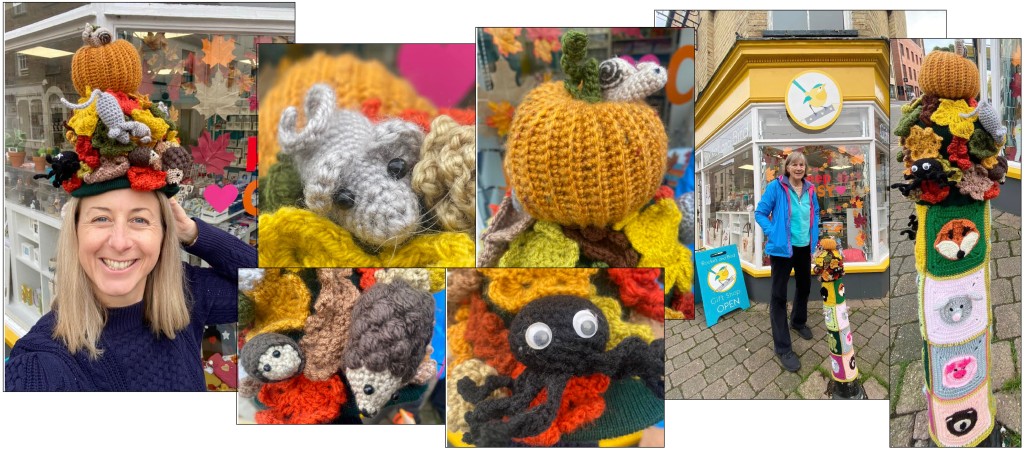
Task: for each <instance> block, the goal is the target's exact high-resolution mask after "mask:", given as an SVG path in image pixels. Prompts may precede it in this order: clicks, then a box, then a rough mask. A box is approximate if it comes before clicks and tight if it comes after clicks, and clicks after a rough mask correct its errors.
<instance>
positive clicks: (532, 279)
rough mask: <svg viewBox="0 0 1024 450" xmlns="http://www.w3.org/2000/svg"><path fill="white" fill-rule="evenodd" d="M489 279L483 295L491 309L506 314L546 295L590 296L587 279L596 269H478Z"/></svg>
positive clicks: (590, 288)
mask: <svg viewBox="0 0 1024 450" xmlns="http://www.w3.org/2000/svg"><path fill="white" fill-rule="evenodd" d="M479 270H480V272H481V273H483V274H484V276H486V277H488V278H490V279H491V284H490V286H488V288H487V296H488V297H489V298H490V300H491V303H494V305H495V306H497V307H499V308H501V309H503V310H505V311H508V312H510V313H516V312H519V310H520V309H522V308H523V306H526V304H527V303H529V302H531V301H533V300H536V299H538V298H541V297H546V296H549V295H574V296H577V297H590V295H592V294H593V293H594V287H593V285H591V284H590V277H591V276H592V275H594V274H595V273H597V269H479Z"/></svg>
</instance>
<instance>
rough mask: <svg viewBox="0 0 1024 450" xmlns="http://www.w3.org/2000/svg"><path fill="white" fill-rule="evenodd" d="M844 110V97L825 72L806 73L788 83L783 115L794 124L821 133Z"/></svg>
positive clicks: (812, 71)
mask: <svg viewBox="0 0 1024 450" xmlns="http://www.w3.org/2000/svg"><path fill="white" fill-rule="evenodd" d="M842 110H843V94H842V93H841V92H840V91H839V84H838V83H836V81H835V80H833V79H832V78H831V77H829V76H828V75H827V74H826V73H825V72H821V71H817V70H807V71H804V72H800V73H799V74H797V76H795V77H793V79H792V80H791V81H790V82H789V86H788V88H787V91H786V112H787V113H789V118H791V119H793V121H794V122H796V124H797V125H799V126H801V127H803V128H806V129H808V130H820V129H822V128H826V127H828V126H829V125H832V123H833V122H835V121H836V119H837V118H839V113H840V112H842Z"/></svg>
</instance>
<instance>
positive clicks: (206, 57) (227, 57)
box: [203, 36, 235, 67]
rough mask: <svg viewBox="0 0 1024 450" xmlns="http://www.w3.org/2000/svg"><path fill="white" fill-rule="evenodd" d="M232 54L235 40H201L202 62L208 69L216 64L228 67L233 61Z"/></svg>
mask: <svg viewBox="0 0 1024 450" xmlns="http://www.w3.org/2000/svg"><path fill="white" fill-rule="evenodd" d="M234 52H235V38H228V39H224V36H214V37H213V39H212V40H207V39H203V62H204V63H206V64H207V65H208V66H210V67H213V66H216V65H218V64H219V65H221V66H224V67H228V64H231V61H234V60H235V55H234Z"/></svg>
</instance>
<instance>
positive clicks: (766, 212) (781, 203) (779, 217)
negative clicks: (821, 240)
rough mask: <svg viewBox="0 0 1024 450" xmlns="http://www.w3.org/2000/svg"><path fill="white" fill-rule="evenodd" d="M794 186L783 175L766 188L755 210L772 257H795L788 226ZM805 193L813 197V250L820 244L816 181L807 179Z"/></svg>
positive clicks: (755, 216) (766, 249)
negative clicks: (815, 190)
mask: <svg viewBox="0 0 1024 450" xmlns="http://www.w3.org/2000/svg"><path fill="white" fill-rule="evenodd" d="M791 189H793V186H790V184H789V177H787V176H785V175H780V176H779V178H778V179H777V180H775V181H772V182H771V183H768V187H767V188H765V190H764V195H762V196H761V201H760V202H758V203H757V209H756V210H754V220H757V225H758V226H760V227H761V230H763V231H764V234H765V237H766V238H767V239H768V244H767V245H765V248H764V251H765V253H767V254H768V255H769V256H781V257H785V258H792V257H793V244H791V243H790V236H791V235H792V233H791V232H790V229H789V226H790V223H791V222H792V221H791V220H790V215H789V210H790V199H789V191H790V190H791ZM804 192H805V193H806V194H807V195H810V196H811V202H810V203H811V242H810V244H811V253H814V249H815V248H817V246H818V197H817V195H815V192H814V184H811V182H810V181H807V180H806V179H804Z"/></svg>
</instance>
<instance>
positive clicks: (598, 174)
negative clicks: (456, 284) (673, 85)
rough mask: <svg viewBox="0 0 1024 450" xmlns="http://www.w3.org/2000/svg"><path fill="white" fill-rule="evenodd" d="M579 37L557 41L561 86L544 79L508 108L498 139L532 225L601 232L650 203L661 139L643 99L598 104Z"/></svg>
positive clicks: (661, 158) (658, 175)
mask: <svg viewBox="0 0 1024 450" xmlns="http://www.w3.org/2000/svg"><path fill="white" fill-rule="evenodd" d="M587 41H588V38H587V35H586V34H584V33H580V32H575V31H569V32H567V33H566V34H565V36H564V37H563V39H562V48H563V52H564V54H563V56H562V69H563V71H564V72H565V73H566V75H567V79H566V80H565V81H564V82H555V81H552V82H547V83H544V84H542V85H540V86H538V87H537V88H535V89H534V90H533V91H531V92H530V93H529V94H528V95H527V96H526V98H525V99H524V100H523V102H522V103H521V104H520V105H519V106H518V107H517V108H516V113H515V117H513V119H512V125H511V128H510V132H509V136H508V141H507V142H506V146H505V148H506V154H505V168H506V172H507V174H508V183H509V186H510V187H511V188H512V189H513V190H514V191H515V194H516V196H517V197H518V199H519V200H520V201H521V202H522V205H523V208H525V210H526V212H528V213H529V214H530V215H531V216H533V217H534V218H536V219H538V220H545V221H552V222H555V223H559V224H562V225H575V226H588V225H594V226H599V227H604V226H606V225H610V224H612V223H615V222H618V221H620V220H622V219H623V218H624V217H626V215H628V214H630V213H632V212H634V211H636V210H638V209H640V207H641V206H643V205H644V204H645V203H647V202H648V201H650V200H651V197H653V196H654V192H655V190H656V189H657V188H658V185H659V183H660V182H661V179H662V176H663V175H664V172H665V168H666V161H667V151H668V138H667V136H666V134H665V128H664V125H663V124H662V122H661V119H660V118H659V117H658V114H657V113H656V112H655V111H654V109H652V108H651V107H650V106H648V105H647V104H646V103H643V101H640V100H635V101H602V94H601V89H600V85H599V74H598V67H597V62H596V61H594V60H593V59H590V60H585V58H586V53H587Z"/></svg>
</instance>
